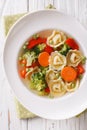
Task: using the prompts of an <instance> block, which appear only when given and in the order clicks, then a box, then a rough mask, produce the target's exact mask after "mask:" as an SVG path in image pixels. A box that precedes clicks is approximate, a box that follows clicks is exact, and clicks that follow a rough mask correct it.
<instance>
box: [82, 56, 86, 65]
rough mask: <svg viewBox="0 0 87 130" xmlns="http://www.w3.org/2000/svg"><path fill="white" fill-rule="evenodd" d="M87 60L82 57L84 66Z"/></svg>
mask: <svg viewBox="0 0 87 130" xmlns="http://www.w3.org/2000/svg"><path fill="white" fill-rule="evenodd" d="M86 59H87V58H86V57H85V56H83V57H82V64H85V63H86Z"/></svg>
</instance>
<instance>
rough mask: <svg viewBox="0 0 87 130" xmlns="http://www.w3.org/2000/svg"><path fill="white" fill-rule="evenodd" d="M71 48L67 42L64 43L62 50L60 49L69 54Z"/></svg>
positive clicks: (64, 53) (63, 53)
mask: <svg viewBox="0 0 87 130" xmlns="http://www.w3.org/2000/svg"><path fill="white" fill-rule="evenodd" d="M69 50H70V47H69V46H68V45H67V44H64V45H63V47H62V48H61V50H60V51H59V52H60V53H61V54H62V55H65V56H66V54H67V52H68V51H69Z"/></svg>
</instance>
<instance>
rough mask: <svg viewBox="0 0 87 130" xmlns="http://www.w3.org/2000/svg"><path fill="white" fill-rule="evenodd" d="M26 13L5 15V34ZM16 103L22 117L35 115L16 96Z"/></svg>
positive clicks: (18, 113)
mask: <svg viewBox="0 0 87 130" xmlns="http://www.w3.org/2000/svg"><path fill="white" fill-rule="evenodd" d="M23 15H25V14H17V15H11V16H5V17H4V25H5V35H7V33H8V31H9V29H10V28H11V26H12V25H13V24H14V23H15V22H16V21H17V20H18V19H19V18H20V17H22V16H23ZM15 104H16V111H17V116H18V118H20V119H26V118H32V117H35V115H34V114H33V113H31V112H30V111H28V110H27V109H26V108H25V107H24V106H22V105H21V104H20V102H19V101H18V100H17V99H16V98H15Z"/></svg>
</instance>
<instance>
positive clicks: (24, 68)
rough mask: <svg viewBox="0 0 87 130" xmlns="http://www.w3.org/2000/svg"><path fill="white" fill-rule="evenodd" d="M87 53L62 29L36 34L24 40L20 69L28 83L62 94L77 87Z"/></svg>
mask: <svg viewBox="0 0 87 130" xmlns="http://www.w3.org/2000/svg"><path fill="white" fill-rule="evenodd" d="M85 61H86V57H85V56H84V55H83V53H82V51H81V48H80V46H79V44H78V43H77V42H76V41H75V40H74V39H73V38H71V37H70V36H69V35H67V34H66V33H64V32H63V31H59V30H45V31H42V32H39V33H37V34H34V35H33V36H32V37H31V38H29V40H27V41H26V43H24V45H23V46H22V48H21V52H20V54H19V58H18V71H19V74H20V77H21V78H22V79H23V81H24V83H25V84H26V85H27V86H28V87H29V89H30V90H32V91H33V92H34V93H36V94H38V95H40V96H49V97H60V96H63V95H65V94H66V93H71V92H74V91H76V90H77V88H78V87H79V85H80V82H81V79H82V77H83V74H84V72H85V68H84V64H85Z"/></svg>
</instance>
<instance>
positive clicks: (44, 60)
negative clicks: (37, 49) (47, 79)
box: [38, 51, 49, 67]
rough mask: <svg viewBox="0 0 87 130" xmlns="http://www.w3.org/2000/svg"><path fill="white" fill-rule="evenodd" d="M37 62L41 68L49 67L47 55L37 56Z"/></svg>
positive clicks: (44, 53) (45, 53)
mask: <svg viewBox="0 0 87 130" xmlns="http://www.w3.org/2000/svg"><path fill="white" fill-rule="evenodd" d="M38 62H39V64H40V65H41V66H43V67H46V66H48V65H49V53H47V52H45V51H44V52H42V53H40V54H39V56H38Z"/></svg>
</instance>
